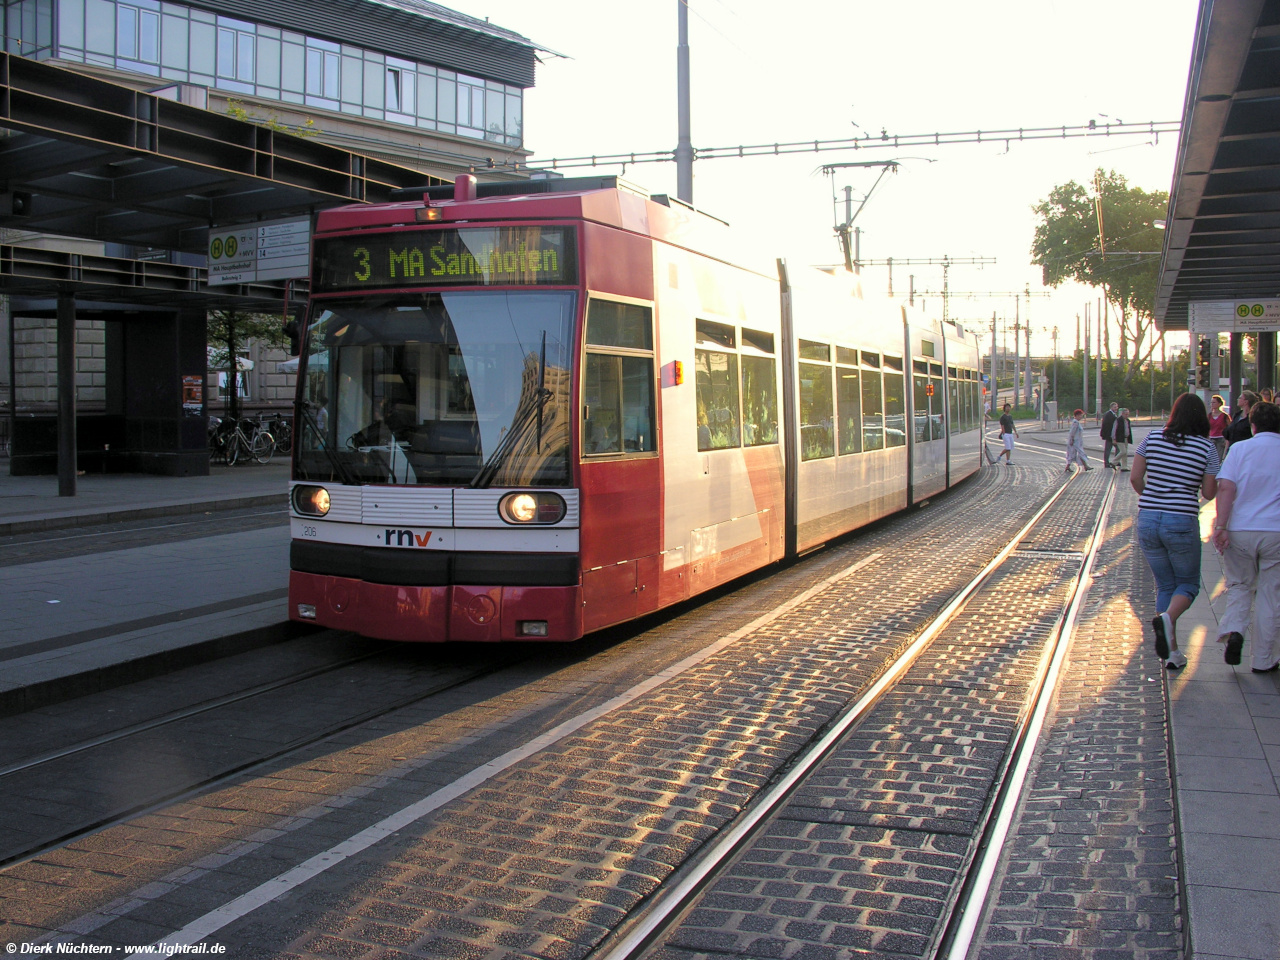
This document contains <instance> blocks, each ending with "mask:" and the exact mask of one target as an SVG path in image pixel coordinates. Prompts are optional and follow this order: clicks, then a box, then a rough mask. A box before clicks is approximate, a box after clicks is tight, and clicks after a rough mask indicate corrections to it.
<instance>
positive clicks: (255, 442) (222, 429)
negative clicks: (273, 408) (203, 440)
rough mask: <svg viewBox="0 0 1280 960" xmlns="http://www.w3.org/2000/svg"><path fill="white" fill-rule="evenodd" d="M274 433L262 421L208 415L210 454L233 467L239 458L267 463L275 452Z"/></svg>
mask: <svg viewBox="0 0 1280 960" xmlns="http://www.w3.org/2000/svg"><path fill="white" fill-rule="evenodd" d="M275 449H276V441H275V437H273V436H272V435H271V433H270V432H269V431H268V430H267V429H266V427H265V426H264V425H263V424H262V423H255V422H254V421H252V420H238V421H236V420H229V419H220V418H218V417H210V418H209V450H210V454H211V455H212V456H213V457H215V458H218V459H221V460H224V461H225V462H226V464H227V466H229V467H233V466H235V465H236V463H237V462H239V461H241V460H249V459H253V460H257V461H258V463H270V462H271V456H272V454H274V453H275Z"/></svg>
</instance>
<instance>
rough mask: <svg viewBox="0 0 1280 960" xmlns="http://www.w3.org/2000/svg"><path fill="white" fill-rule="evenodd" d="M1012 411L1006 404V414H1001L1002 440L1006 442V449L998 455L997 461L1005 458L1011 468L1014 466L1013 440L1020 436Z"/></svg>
mask: <svg viewBox="0 0 1280 960" xmlns="http://www.w3.org/2000/svg"><path fill="white" fill-rule="evenodd" d="M1011 409H1012V408H1011V407H1010V406H1009V404H1007V403H1006V404H1005V405H1004V413H1002V414H1000V439H1001V440H1002V441H1003V442H1004V449H1003V450H1001V451H1000V452H999V453H998V454H997V455H996V460H997V461H998V460H999V459H1000V458H1001V457H1004V459H1005V463H1007V464H1008V465H1009V466H1013V438H1014V437H1016V436H1018V428H1017V427H1015V426H1014V425H1013V414H1012V413H1010V412H1009V411H1010V410H1011Z"/></svg>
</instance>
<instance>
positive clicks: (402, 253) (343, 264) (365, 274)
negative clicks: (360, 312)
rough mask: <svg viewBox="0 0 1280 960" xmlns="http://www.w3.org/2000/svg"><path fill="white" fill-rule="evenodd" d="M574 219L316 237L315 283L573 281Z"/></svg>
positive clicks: (325, 286) (348, 286)
mask: <svg viewBox="0 0 1280 960" xmlns="http://www.w3.org/2000/svg"><path fill="white" fill-rule="evenodd" d="M573 239H574V233H573V228H572V227H488V228H476V229H461V230H447V229H446V230H440V229H435V230H397V231H395V232H393V233H376V234H366V235H354V236H346V237H329V238H324V239H317V240H316V242H315V271H314V276H313V281H312V283H313V288H312V289H313V290H314V291H315V292H317V293H322V292H328V291H335V290H374V289H380V288H387V287H416V286H432V287H435V286H498V285H509V284H519V285H534V286H544V285H552V284H571V283H574V282H576V280H577V260H576V257H575V250H574V242H573Z"/></svg>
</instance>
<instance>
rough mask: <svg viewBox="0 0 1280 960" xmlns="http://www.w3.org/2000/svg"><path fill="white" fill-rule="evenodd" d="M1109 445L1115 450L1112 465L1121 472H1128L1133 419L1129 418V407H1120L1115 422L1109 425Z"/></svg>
mask: <svg viewBox="0 0 1280 960" xmlns="http://www.w3.org/2000/svg"><path fill="white" fill-rule="evenodd" d="M1111 436H1112V443H1111V446H1112V447H1113V448H1114V450H1115V462H1114V463H1112V464H1111V466H1113V467H1117V468H1119V470H1120V472H1121V473H1128V472H1129V444H1131V443H1133V421H1132V420H1130V419H1129V408H1128V407H1121V408H1120V412H1119V413H1118V414H1117V415H1116V422H1115V423H1113V424H1112V425H1111Z"/></svg>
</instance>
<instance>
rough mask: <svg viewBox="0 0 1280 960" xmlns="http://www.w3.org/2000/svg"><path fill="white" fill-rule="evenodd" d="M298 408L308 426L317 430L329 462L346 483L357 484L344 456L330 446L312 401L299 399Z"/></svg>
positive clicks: (316, 432) (299, 439)
mask: <svg viewBox="0 0 1280 960" xmlns="http://www.w3.org/2000/svg"><path fill="white" fill-rule="evenodd" d="M298 408H299V409H300V410H301V411H302V416H303V419H304V420H305V421H306V424H307V426H309V427H311V429H312V430H313V431H314V432H315V435H316V438H317V439H318V440H319V441H320V449H321V450H323V451H324V454H325V456H326V457H328V458H329V462H330V463H331V464H333V469H334V471H335V472H336V473H337V474H338V476H339V478H340V479H341V480H342V482H343V483H344V484H348V485H351V486H354V485H355V482H356V481H355V479H354V478H353V477H352V476H351V472H350V471H349V470H347V465H346V464H345V463H343V462H342V458H341V457H339V456H338V455H337V454H336V453H334V451H333V448H332V447H330V446H329V444H328V441H326V440H325V438H324V431H323V430H321V429H320V424H319V423H318V422H317V421H316V418H315V414H313V413H312V412H311V402H310V401H309V400H300V401H298ZM298 442H299V443H301V442H302V437H298Z"/></svg>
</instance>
